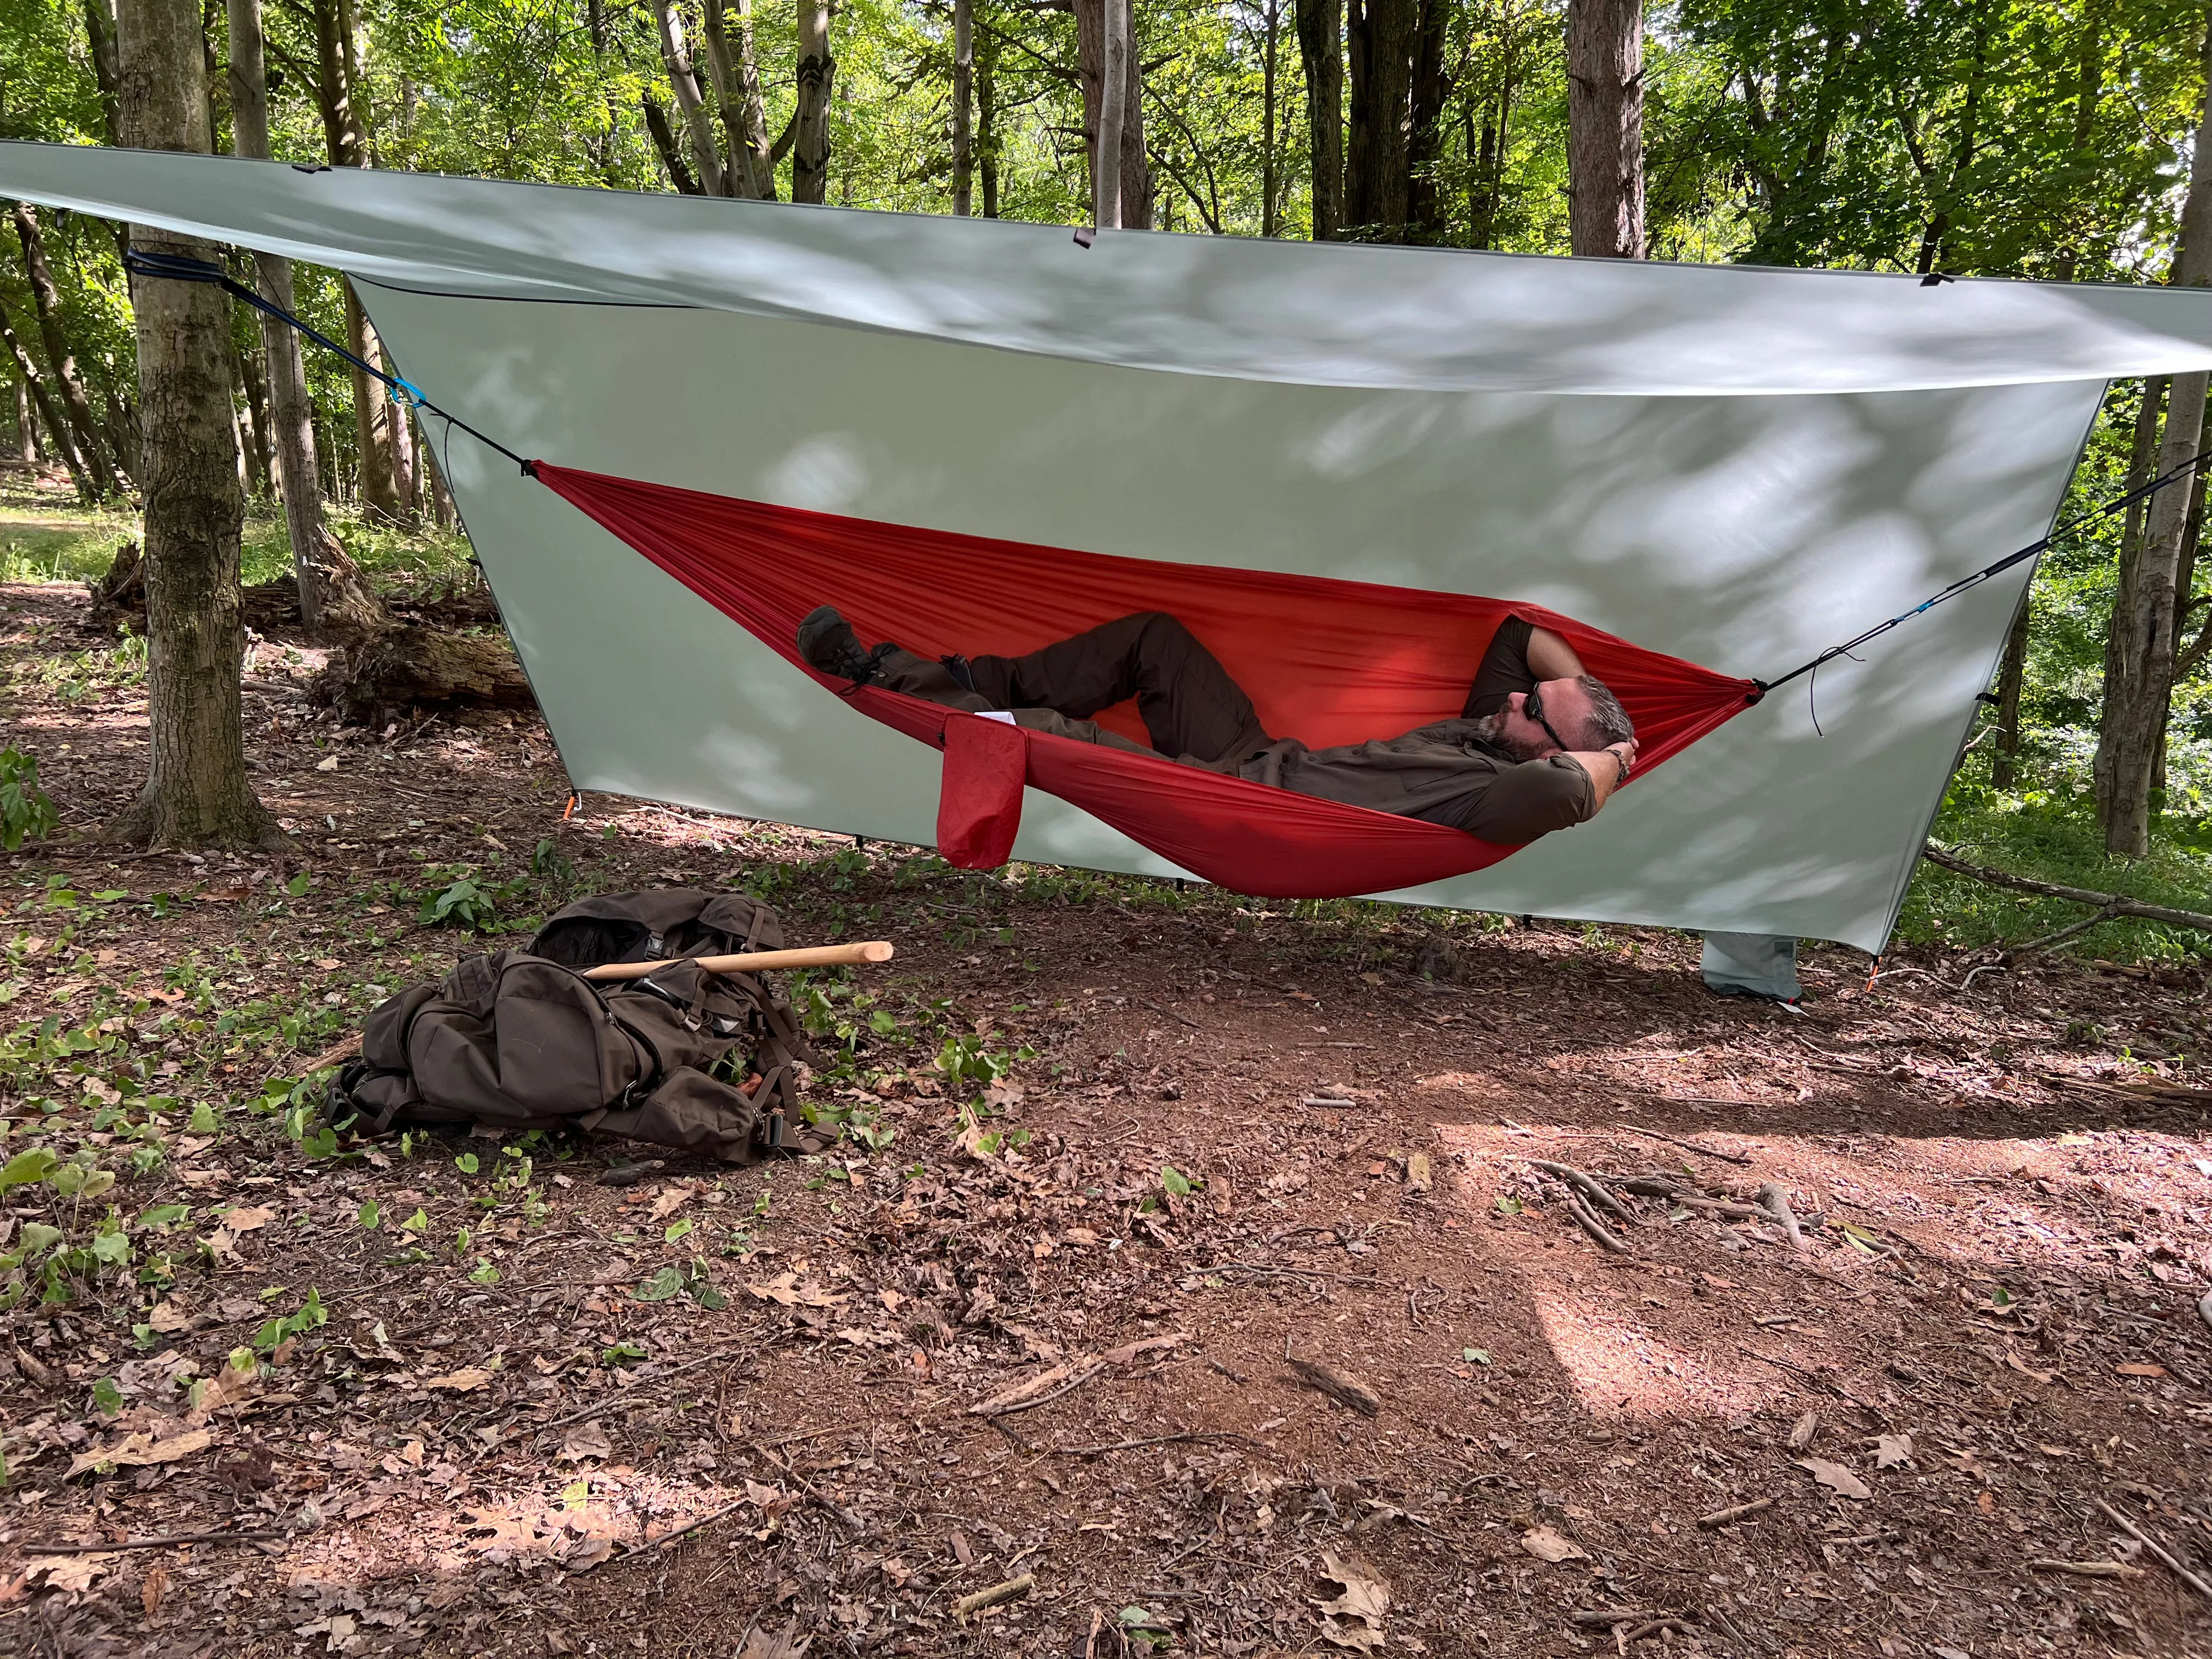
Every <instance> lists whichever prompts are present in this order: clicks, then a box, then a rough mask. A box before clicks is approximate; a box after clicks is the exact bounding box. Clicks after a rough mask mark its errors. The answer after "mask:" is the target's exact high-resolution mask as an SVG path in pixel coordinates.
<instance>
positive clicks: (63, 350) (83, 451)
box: [13, 202, 115, 495]
mask: <svg viewBox="0 0 2212 1659" xmlns="http://www.w3.org/2000/svg"><path fill="white" fill-rule="evenodd" d="M13 214H14V218H15V239H16V240H18V241H19V242H21V244H22V245H23V274H24V275H25V276H27V278H29V280H30V285H31V304H32V306H33V308H34V309H35V310H36V312H37V313H38V319H39V338H40V340H41V341H43V342H44V343H45V344H46V367H47V368H49V369H50V370H52V374H53V378H54V389H55V391H56V392H57V393H58V395H59V397H60V400H61V405H62V410H63V412H64V413H65V414H66V415H67V416H69V423H70V431H71V432H72V433H74V434H75V435H76V447H77V453H78V454H79V455H80V456H82V458H83V460H84V465H85V470H86V471H88V473H89V474H90V475H91V477H92V482H93V487H94V489H97V490H98V491H99V492H100V494H101V495H113V494H114V493H115V470H114V468H113V467H112V466H111V465H109V464H108V459H107V451H106V447H105V445H104V444H103V442H102V441H101V438H100V422H98V421H97V420H96V419H94V416H93V412H92V399H91V398H88V397H87V396H86V395H85V390H84V377H83V376H82V375H81V374H78V373H77V369H76V354H75V353H74V352H72V351H71V350H70V344H69V339H68V337H67V336H66V335H64V333H63V332H62V295H61V289H59V288H58V286H57V285H56V284H55V282H54V273H53V267H52V265H50V264H47V262H46V237H45V236H44V235H43V234H41V233H40V229H39V221H38V216H37V215H36V214H35V213H33V210H32V209H31V206H30V204H28V203H27V202H18V203H16V204H15V208H14V210H13Z"/></svg>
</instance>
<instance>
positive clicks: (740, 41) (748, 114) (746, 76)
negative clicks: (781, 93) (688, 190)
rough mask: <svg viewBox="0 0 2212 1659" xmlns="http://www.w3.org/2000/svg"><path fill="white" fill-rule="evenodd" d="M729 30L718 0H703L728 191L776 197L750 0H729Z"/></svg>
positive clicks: (767, 198) (764, 198)
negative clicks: (732, 23) (725, 141)
mask: <svg viewBox="0 0 2212 1659" xmlns="http://www.w3.org/2000/svg"><path fill="white" fill-rule="evenodd" d="M733 4H734V9H735V11H736V13H737V23H738V26H737V28H736V30H735V31H734V32H732V30H731V28H730V27H729V20H728V18H727V16H726V15H725V11H724V8H723V3H722V0H707V9H706V19H707V27H706V30H705V33H706V36H707V64H708V71H709V75H710V76H711V78H712V79H713V81H714V102H715V106H716V107H717V108H718V109H719V110H720V112H721V116H722V127H723V130H724V131H725V132H726V133H727V135H728V137H729V144H730V183H731V185H732V190H731V192H730V193H731V194H732V195H733V196H745V197H751V198H752V199H753V200H755V201H759V202H773V201H774V200H775V155H774V154H773V152H772V151H771V150H770V149H769V142H768V113H767V112H766V111H765V110H764V109H763V107H762V106H761V88H760V64H759V63H758V61H757V58H755V56H754V52H753V8H752V0H733Z"/></svg>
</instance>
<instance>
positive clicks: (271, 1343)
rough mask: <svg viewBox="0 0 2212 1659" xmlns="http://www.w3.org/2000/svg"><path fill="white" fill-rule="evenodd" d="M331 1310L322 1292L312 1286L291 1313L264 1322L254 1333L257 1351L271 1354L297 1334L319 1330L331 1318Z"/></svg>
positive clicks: (301, 1334) (254, 1344) (302, 1334)
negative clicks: (327, 1306) (303, 1299)
mask: <svg viewBox="0 0 2212 1659" xmlns="http://www.w3.org/2000/svg"><path fill="white" fill-rule="evenodd" d="M329 1320H330V1310H328V1309H326V1308H325V1307H324V1306H323V1297H322V1293H321V1292H320V1291H317V1290H314V1289H313V1288H310V1289H309V1291H307V1300H305V1301H304V1302H302V1303H301V1304H300V1305H299V1307H298V1308H297V1309H296V1310H294V1311H293V1312H291V1313H289V1314H285V1315H283V1316H279V1317H278V1318H276V1319H270V1320H266V1321H264V1322H263V1323H262V1326H261V1328H260V1329H258V1330H257V1331H256V1332H254V1334H253V1346H254V1349H255V1351H256V1352H259V1353H264V1354H271V1353H274V1352H276V1350H277V1349H279V1348H281V1347H283V1346H284V1344H285V1343H286V1342H288V1341H289V1340H291V1339H292V1338H294V1337H295V1336H304V1335H305V1334H307V1333H308V1332H309V1331H313V1330H319V1329H320V1328H322V1327H323V1326H324V1325H325V1324H326V1323H327V1322H329Z"/></svg>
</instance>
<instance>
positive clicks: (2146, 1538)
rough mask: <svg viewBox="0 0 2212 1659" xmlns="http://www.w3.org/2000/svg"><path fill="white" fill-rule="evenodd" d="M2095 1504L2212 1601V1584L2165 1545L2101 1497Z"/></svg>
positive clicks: (2183, 1581) (2182, 1578) (2175, 1573)
mask: <svg viewBox="0 0 2212 1659" xmlns="http://www.w3.org/2000/svg"><path fill="white" fill-rule="evenodd" d="M2096 1504H2097V1507H2098V1508H2099V1509H2100V1510H2104V1512H2105V1513H2106V1514H2107V1515H2109V1516H2112V1519H2113V1520H2115V1521H2117V1522H2119V1523H2120V1525H2121V1526H2122V1527H2124V1528H2126V1529H2127V1533H2128V1535H2129V1536H2130V1538H2132V1539H2134V1540H2135V1541H2136V1542H2137V1543H2139V1544H2141V1545H2142V1547H2144V1548H2145V1549H2147V1550H2148V1551H2149V1552H2150V1553H2152V1554H2153V1555H2155V1556H2156V1557H2158V1559H2160V1560H2161V1561H2163V1562H2165V1563H2166V1565H2167V1566H2168V1567H2170V1568H2172V1571H2173V1574H2174V1576H2175V1577H2178V1578H2179V1579H2180V1580H2181V1582H2182V1583H2185V1584H2186V1585H2188V1586H2189V1588H2190V1589H2193V1590H2195V1591H2196V1592H2197V1594H2198V1595H2201V1596H2203V1598H2204V1599H2205V1600H2206V1601H2212V1584H2208V1583H2205V1582H2204V1581H2203V1579H2202V1578H2200V1577H2197V1575H2196V1574H2195V1573H2193V1572H2191V1571H2190V1570H2189V1569H2188V1568H2186V1567H2185V1566H2183V1565H2181V1563H2180V1562H2179V1561H2177V1560H2175V1559H2173V1557H2172V1555H2171V1554H2170V1553H2168V1552H2167V1550H2166V1546H2165V1545H2163V1544H2161V1543H2160V1542H2159V1541H2158V1540H2157V1539H2155V1538H2154V1537H2152V1536H2151V1535H2150V1534H2148V1533H2147V1532H2145V1531H2144V1530H2143V1529H2142V1528H2141V1527H2138V1526H2137V1525H2136V1523H2135V1522H2132V1521H2130V1520H2129V1519H2128V1517H2127V1516H2124V1515H2122V1514H2121V1513H2120V1512H2119V1511H2118V1510H2116V1509H2114V1508H2113V1507H2112V1505H2111V1504H2107V1503H2106V1501H2105V1500H2104V1499H2103V1498H2098V1499H2097V1500H2096Z"/></svg>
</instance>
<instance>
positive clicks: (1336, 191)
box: [1297, 0, 1345, 242]
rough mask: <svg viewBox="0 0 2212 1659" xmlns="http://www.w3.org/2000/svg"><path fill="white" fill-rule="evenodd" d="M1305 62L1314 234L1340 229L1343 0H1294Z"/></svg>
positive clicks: (1327, 236)
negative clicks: (1295, 1)
mask: <svg viewBox="0 0 2212 1659" xmlns="http://www.w3.org/2000/svg"><path fill="white" fill-rule="evenodd" d="M1297 18H1298V57H1299V59H1300V61H1301V62H1302V63H1303V64H1304V68H1305V77H1306V116H1307V120H1308V123H1309V125H1310V133H1309V136H1308V143H1307V146H1306V150H1307V155H1308V156H1309V158H1310V162H1311V168H1312V173H1313V237H1314V240H1316V242H1326V241H1330V240H1334V239H1335V238H1336V237H1338V236H1340V235H1341V234H1343V233H1344V224H1345V219H1344V212H1345V204H1344V0H1297Z"/></svg>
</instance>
